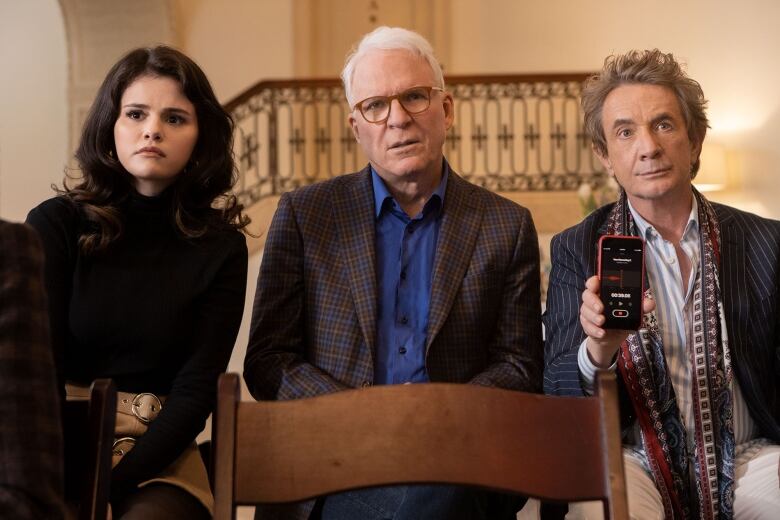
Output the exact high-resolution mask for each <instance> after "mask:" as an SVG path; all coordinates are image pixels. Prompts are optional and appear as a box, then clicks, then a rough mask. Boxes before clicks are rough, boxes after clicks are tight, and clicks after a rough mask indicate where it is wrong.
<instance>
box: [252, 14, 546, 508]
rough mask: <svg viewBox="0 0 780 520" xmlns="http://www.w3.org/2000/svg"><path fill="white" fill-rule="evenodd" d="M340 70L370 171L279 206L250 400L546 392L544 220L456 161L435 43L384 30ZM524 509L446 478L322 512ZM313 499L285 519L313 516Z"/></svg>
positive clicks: (258, 308) (350, 499) (263, 283)
mask: <svg viewBox="0 0 780 520" xmlns="http://www.w3.org/2000/svg"><path fill="white" fill-rule="evenodd" d="M342 79H343V80H344V88H345V91H346V96H347V101H348V103H349V107H350V109H351V111H350V114H349V124H350V125H351V127H352V131H353V133H354V135H355V139H356V140H357V142H358V143H359V144H360V146H361V147H362V149H363V151H364V152H365V154H366V156H367V157H368V159H369V165H368V166H367V167H366V168H364V169H363V170H362V171H360V172H357V173H353V174H349V175H343V176H340V177H337V178H335V179H332V180H329V181H326V182H322V183H318V184H314V185H312V186H308V187H305V188H302V189H299V190H296V191H294V192H292V193H287V194H284V195H283V196H282V198H281V200H280V201H279V208H278V209H277V211H276V215H275V216H274V219H273V222H272V224H271V228H270V230H269V231H268V237H267V241H266V247H265V253H264V256H263V263H262V267H261V269H260V277H259V280H258V285H257V294H256V297H255V304H254V313H253V316H252V327H251V333H250V334H251V335H250V339H249V347H248V351H247V356H246V360H245V364H244V367H245V373H244V376H245V378H246V381H247V385H248V387H249V389H250V391H251V392H252V395H253V396H254V397H255V398H257V399H280V400H281V399H297V398H302V397H312V396H316V395H320V394H323V393H328V392H335V391H339V390H344V389H348V388H357V387H367V386H371V385H383V384H404V383H424V382H428V381H431V382H450V383H472V384H480V385H487V386H495V387H501V388H508V389H514V390H524V391H529V392H538V391H540V390H541V363H542V344H541V321H540V303H539V249H538V246H537V237H536V231H535V229H534V225H533V221H532V219H531V216H530V214H529V212H528V210H526V209H525V208H522V207H520V206H518V205H517V204H515V203H513V202H510V201H508V200H506V199H503V198H501V197H499V196H497V195H495V194H494V193H491V192H489V191H487V190H484V189H482V188H479V187H477V186H474V185H472V184H470V183H468V182H467V181H465V180H464V179H462V178H461V177H459V176H458V175H457V174H456V173H455V172H454V171H452V170H451V169H450V167H449V165H448V164H447V161H446V160H445V159H444V155H443V151H442V150H443V145H444V140H445V135H446V132H447V130H448V129H449V128H450V126H451V125H452V123H453V120H454V106H453V99H452V96H451V95H450V94H449V93H448V92H447V91H446V90H445V87H444V80H443V77H442V71H441V67H440V66H439V64H438V62H437V61H436V58H435V57H434V55H433V50H432V49H431V46H430V44H429V43H428V42H427V41H426V40H425V39H424V38H423V37H421V36H420V35H418V34H416V33H414V32H411V31H408V30H406V29H401V28H389V27H380V28H378V29H376V30H375V31H373V32H371V33H370V34H368V35H366V36H365V37H364V38H363V39H362V40H361V42H360V43H359V44H358V46H357V48H356V49H355V50H354V51H353V52H352V54H350V56H349V57H348V59H347V62H346V65H345V67H344V71H343V73H342ZM334 420H338V418H335V417H334ZM379 427H381V425H379ZM521 504H522V499H517V498H514V499H513V498H512V497H504V496H501V495H497V494H487V493H481V492H476V491H465V490H463V489H460V488H453V487H447V486H439V487H433V486H424V487H420V486H412V487H395V488H380V489H374V490H365V491H360V492H357V493H342V494H339V495H335V496H332V497H328V498H326V499H324V500H321V501H319V507H321V511H322V516H323V518H339V519H341V518H362V519H364V518H448V519H449V518H460V517H462V518H480V517H485V518H502V517H507V518H514V513H515V512H516V511H517V509H519V506H520V505H521ZM313 507H314V503H313V501H312V502H309V503H307V504H301V505H299V506H298V507H297V508H296V510H295V511H294V512H292V513H290V512H289V511H288V513H289V514H281V515H280V516H282V517H285V518H307V517H308V515H309V513H310V511H311V510H312V508H313ZM269 511H270V510H269V509H264V510H263V512H264V513H268V516H263V517H264V518H267V517H269V516H270V512H269ZM275 511H276V512H277V513H278V512H279V508H276V509H275Z"/></svg>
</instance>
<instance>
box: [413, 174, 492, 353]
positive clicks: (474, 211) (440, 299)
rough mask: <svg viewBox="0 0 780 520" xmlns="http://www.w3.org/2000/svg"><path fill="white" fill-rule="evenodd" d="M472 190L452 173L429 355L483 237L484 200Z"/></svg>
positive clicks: (431, 313) (441, 233) (441, 232)
mask: <svg viewBox="0 0 780 520" xmlns="http://www.w3.org/2000/svg"><path fill="white" fill-rule="evenodd" d="M472 191H474V188H473V187H472V186H471V185H470V184H468V183H467V182H466V181H464V180H463V179H461V178H460V177H458V176H457V175H456V174H455V172H453V171H452V170H450V174H449V178H448V179H447V191H446V193H445V195H444V211H443V212H442V216H441V227H440V228H439V238H438V240H437V244H436V258H435V260H434V263H433V280H432V282H431V303H430V309H429V311H428V337H427V339H426V342H425V351H426V353H427V352H428V349H429V348H430V346H431V343H433V340H434V339H435V338H436V335H437V334H438V333H439V331H440V330H441V328H442V326H443V325H444V322H445V321H446V319H447V316H448V315H449V312H450V308H451V307H452V304H453V302H454V301H455V296H456V295H457V294H458V291H459V290H460V286H461V283H460V282H461V281H462V280H463V277H464V276H465V275H466V270H467V269H468V266H469V263H470V261H471V257H472V254H473V252H474V247H475V245H476V243H477V237H478V236H479V228H480V226H481V224H482V198H481V197H477V196H476V194H473V193H471V192H472Z"/></svg>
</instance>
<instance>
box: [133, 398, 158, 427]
mask: <svg viewBox="0 0 780 520" xmlns="http://www.w3.org/2000/svg"><path fill="white" fill-rule="evenodd" d="M130 410H131V411H132V412H133V415H135V416H136V418H137V419H138V420H139V421H141V422H142V423H144V424H149V423H150V422H152V421H153V420H154V418H155V417H157V414H158V413H160V410H162V402H160V398H159V397H157V396H156V395H154V394H150V393H148V392H144V393H142V394H136V396H135V397H133V402H132V404H131V405H130Z"/></svg>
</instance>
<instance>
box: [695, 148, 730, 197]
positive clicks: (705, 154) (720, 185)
mask: <svg viewBox="0 0 780 520" xmlns="http://www.w3.org/2000/svg"><path fill="white" fill-rule="evenodd" d="M699 160H700V162H701V165H700V166H699V173H698V174H696V178H695V179H693V184H694V185H695V186H696V188H698V190H699V191H702V192H705V191H718V190H722V189H724V188H726V183H727V180H728V175H727V171H726V149H725V148H724V147H723V146H722V145H719V144H704V145H703V146H702V149H701V155H700V156H699Z"/></svg>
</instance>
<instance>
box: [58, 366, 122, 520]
mask: <svg viewBox="0 0 780 520" xmlns="http://www.w3.org/2000/svg"><path fill="white" fill-rule="evenodd" d="M115 423H116V388H115V387H114V383H113V382H112V381H111V380H110V379H96V380H95V381H94V382H93V383H92V386H91V387H90V391H89V399H88V400H68V401H65V404H64V406H63V412H62V424H63V434H64V435H63V436H64V438H65V499H66V501H67V502H68V503H69V504H75V505H76V507H77V509H78V516H77V517H76V518H78V520H104V519H105V518H107V517H108V498H109V483H110V480H111V451H112V446H113V442H114V425H115Z"/></svg>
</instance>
